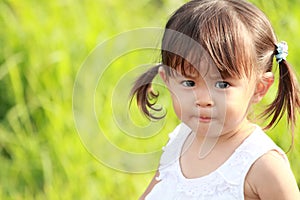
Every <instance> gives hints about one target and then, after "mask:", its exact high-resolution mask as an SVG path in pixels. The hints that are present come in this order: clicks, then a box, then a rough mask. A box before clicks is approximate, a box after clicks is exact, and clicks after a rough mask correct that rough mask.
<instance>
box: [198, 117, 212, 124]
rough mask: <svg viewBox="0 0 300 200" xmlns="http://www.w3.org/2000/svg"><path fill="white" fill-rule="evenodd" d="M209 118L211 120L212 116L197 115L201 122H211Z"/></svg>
mask: <svg viewBox="0 0 300 200" xmlns="http://www.w3.org/2000/svg"><path fill="white" fill-rule="evenodd" d="M211 120H212V118H211V117H208V116H200V117H199V121H200V122H203V123H209V122H211Z"/></svg>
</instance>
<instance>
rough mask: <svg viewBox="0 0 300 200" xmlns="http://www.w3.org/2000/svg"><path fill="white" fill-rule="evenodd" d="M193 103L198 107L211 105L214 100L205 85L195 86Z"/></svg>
mask: <svg viewBox="0 0 300 200" xmlns="http://www.w3.org/2000/svg"><path fill="white" fill-rule="evenodd" d="M195 98H196V99H195V104H196V105H197V106H200V107H212V106H214V101H213V99H212V96H211V92H210V91H209V89H208V88H207V87H206V86H203V87H200V88H197V90H196V91H195Z"/></svg>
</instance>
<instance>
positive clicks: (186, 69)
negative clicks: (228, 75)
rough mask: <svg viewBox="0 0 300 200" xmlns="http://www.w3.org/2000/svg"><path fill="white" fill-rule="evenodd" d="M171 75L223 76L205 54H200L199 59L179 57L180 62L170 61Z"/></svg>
mask: <svg viewBox="0 0 300 200" xmlns="http://www.w3.org/2000/svg"><path fill="white" fill-rule="evenodd" d="M169 71H170V74H171V75H183V76H185V77H190V78H198V77H202V78H204V77H206V76H209V77H214V78H219V77H223V76H224V75H222V73H220V71H219V69H218V67H217V66H216V65H215V64H214V62H213V61H212V59H209V57H207V56H201V59H198V60H197V61H195V59H191V58H190V59H188V58H187V59H181V60H180V62H178V61H177V62H175V63H172V65H171V66H170V67H169Z"/></svg>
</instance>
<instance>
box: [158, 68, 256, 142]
mask: <svg viewBox="0 0 300 200" xmlns="http://www.w3.org/2000/svg"><path fill="white" fill-rule="evenodd" d="M204 71H205V74H203V76H201V75H200V74H197V75H193V74H191V75H186V76H183V75H181V74H180V73H179V72H174V75H172V76H168V77H167V76H166V73H165V71H164V70H163V69H161V70H160V71H159V73H160V75H161V77H162V79H163V80H164V81H165V83H166V85H167V87H168V89H169V91H170V94H171V98H172V101H173V107H174V110H175V113H176V115H177V116H178V118H179V119H180V120H181V121H182V122H184V123H185V124H186V125H188V126H189V127H190V128H191V129H192V130H193V131H194V132H195V133H196V134H197V135H199V136H200V135H202V136H209V137H218V136H220V135H224V134H227V133H230V132H232V131H236V130H238V128H240V127H241V126H243V125H245V124H249V122H248V121H247V118H246V116H247V112H248V109H249V106H250V105H251V103H252V97H253V94H254V90H255V85H256V84H255V83H254V81H253V80H252V81H251V80H249V79H247V78H243V79H238V78H225V79H223V78H222V77H221V75H220V73H219V72H218V70H217V69H216V68H214V67H210V68H209V69H208V70H205V69H204Z"/></svg>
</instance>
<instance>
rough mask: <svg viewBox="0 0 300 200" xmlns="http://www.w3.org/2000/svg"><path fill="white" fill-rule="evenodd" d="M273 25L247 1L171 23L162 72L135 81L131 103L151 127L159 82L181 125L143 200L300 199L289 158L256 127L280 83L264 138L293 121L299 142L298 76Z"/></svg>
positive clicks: (189, 8)
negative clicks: (256, 109) (256, 107)
mask: <svg viewBox="0 0 300 200" xmlns="http://www.w3.org/2000/svg"><path fill="white" fill-rule="evenodd" d="M286 56H287V44H286V43H285V42H280V43H278V42H277V40H276V37H275V34H274V32H273V30H272V27H271V25H270V22H269V21H268V19H267V18H266V16H265V15H264V14H263V13H262V12H261V11H260V10H259V9H258V8H256V7H255V6H254V5H252V4H250V3H248V2H246V1H244V0H193V1H190V2H188V3H186V4H185V5H183V6H182V7H181V8H179V9H178V10H177V11H176V12H175V13H174V14H173V15H172V16H171V18H170V19H169V21H168V23H167V25H166V29H165V33H164V36H163V40H162V64H159V65H157V66H154V67H153V68H152V69H150V70H149V71H147V72H146V73H144V74H143V75H142V76H141V77H140V78H139V79H137V81H136V83H135V85H134V87H133V89H132V95H133V96H136V97H137V103H138V106H139V107H140V108H141V110H142V111H143V112H144V113H145V115H146V116H148V117H149V118H154V119H157V118H160V117H158V116H157V115H155V113H154V112H153V111H157V110H159V109H158V108H157V107H156V106H155V105H154V104H155V99H156V98H157V97H158V94H156V93H155V92H154V91H153V90H152V88H151V81H152V80H153V79H154V77H155V76H156V75H157V74H159V75H160V77H161V78H162V80H163V81H164V83H165V84H166V87H167V88H168V90H169V91H170V94H171V98H172V102H173V107H174V110H175V113H176V115H177V116H178V118H179V119H180V120H181V121H182V123H181V124H179V125H178V127H176V128H175V130H174V131H173V132H172V133H171V134H170V139H169V141H168V143H167V145H166V146H165V147H164V152H163V154H162V156H161V160H160V166H159V169H158V171H157V173H156V174H155V177H154V178H153V180H152V181H151V183H150V185H149V186H148V188H147V189H146V191H145V193H144V194H143V195H142V197H141V199H147V200H153V199H156V200H160V199H163V200H174V199H205V200H207V199H217V200H222V199H223V200H232V199H238V200H240V199H266V200H270V199H272V200H274V199H278V200H283V199H284V200H288V199H291V200H292V199H293V200H295V199H300V195H299V190H298V187H297V183H296V181H295V178H294V176H293V173H292V171H291V169H290V167H289V162H288V160H287V157H286V155H285V153H284V152H283V151H282V150H281V149H280V148H279V147H278V146H276V144H275V143H274V142H273V141H272V140H271V139H270V138H269V137H268V136H267V135H266V134H265V133H264V132H263V131H262V129H261V128H260V127H259V126H257V125H255V124H253V123H252V122H251V121H250V119H249V117H248V114H249V109H250V108H251V106H252V105H253V104H255V103H257V102H259V101H260V100H261V99H262V98H263V97H264V96H265V94H266V92H267V91H268V89H269V87H270V86H271V85H272V83H273V82H274V76H273V73H272V66H273V58H274V57H275V58H276V61H277V63H278V65H276V68H278V69H275V70H274V71H278V72H279V76H280V77H279V85H278V92H277V95H276V97H275V100H274V101H273V102H272V103H271V104H270V105H269V106H268V107H267V108H266V110H265V112H264V113H263V115H264V116H266V117H267V118H270V121H268V125H267V126H266V127H265V130H267V129H269V128H271V127H273V126H275V125H276V124H277V122H278V121H279V120H280V119H281V117H282V116H283V114H284V113H285V111H287V118H288V122H289V125H290V129H291V132H292V133H294V126H295V122H296V117H295V116H296V114H297V113H296V112H297V111H298V109H299V106H300V99H299V89H298V85H297V81H296V79H295V75H294V74H293V72H292V69H291V67H290V66H289V65H288V63H287V61H286Z"/></svg>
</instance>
